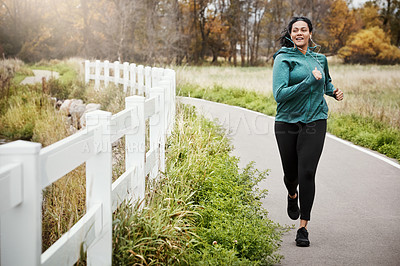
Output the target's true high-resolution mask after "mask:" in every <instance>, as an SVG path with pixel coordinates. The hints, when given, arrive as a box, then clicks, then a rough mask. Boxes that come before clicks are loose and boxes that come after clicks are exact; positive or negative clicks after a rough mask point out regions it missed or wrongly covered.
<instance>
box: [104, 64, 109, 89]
mask: <svg viewBox="0 0 400 266" xmlns="http://www.w3.org/2000/svg"><path fill="white" fill-rule="evenodd" d="M108 83H110V62H109V61H108V60H106V61H104V87H107V86H108Z"/></svg>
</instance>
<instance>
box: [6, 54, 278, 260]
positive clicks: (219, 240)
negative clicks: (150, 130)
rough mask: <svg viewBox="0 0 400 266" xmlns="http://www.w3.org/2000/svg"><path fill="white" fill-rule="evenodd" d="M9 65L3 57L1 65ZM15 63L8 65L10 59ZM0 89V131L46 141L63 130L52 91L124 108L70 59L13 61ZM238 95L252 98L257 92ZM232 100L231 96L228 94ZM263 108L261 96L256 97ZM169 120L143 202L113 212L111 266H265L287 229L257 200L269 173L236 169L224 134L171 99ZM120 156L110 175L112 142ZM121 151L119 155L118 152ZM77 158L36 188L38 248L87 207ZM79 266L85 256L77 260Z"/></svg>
mask: <svg viewBox="0 0 400 266" xmlns="http://www.w3.org/2000/svg"><path fill="white" fill-rule="evenodd" d="M8 63H10V62H8ZM13 63H14V62H13ZM15 63H16V64H17V65H18V67H15V69H14V72H13V73H12V75H11V77H12V78H11V79H10V83H9V87H8V88H7V89H8V90H7V93H6V94H2V98H1V99H0V104H1V106H2V108H1V113H0V122H1V123H0V134H2V135H6V136H7V138H8V139H10V140H13V139H25V140H31V141H36V142H40V143H42V145H43V146H47V145H50V144H52V143H54V142H57V141H58V140H61V139H63V138H65V137H67V136H68V135H70V134H71V132H70V131H69V130H68V126H67V122H66V118H65V117H64V116H63V115H62V114H60V113H59V112H58V111H57V110H56V108H55V107H54V100H55V99H54V98H57V99H67V98H80V99H82V100H84V101H85V102H94V103H100V104H101V109H102V110H106V111H110V112H112V113H116V112H119V111H120V110H122V109H123V108H124V98H125V96H126V95H125V94H124V92H123V91H122V89H120V88H116V87H109V88H106V89H105V90H103V91H95V90H94V89H93V88H92V87H91V86H85V85H84V84H83V83H82V81H81V80H82V77H81V76H80V71H79V67H80V64H79V62H78V61H74V60H70V61H53V62H41V63H40V64H36V65H34V66H33V65H32V66H27V65H24V64H23V63H22V62H20V61H18V62H15ZM38 68H40V69H49V70H54V71H57V72H59V73H60V79H59V80H53V79H51V80H49V81H47V82H46V84H45V86H46V88H45V89H44V87H43V84H40V83H39V84H35V85H20V84H19V82H20V81H22V79H23V78H24V77H25V76H30V75H32V70H31V69H38ZM247 94H248V93H247V92H245V91H244V92H243V96H244V97H248V98H249V100H250V101H253V97H254V96H255V94H252V93H250V94H249V96H246V95H247ZM236 97H239V95H234V97H233V98H236ZM258 104H259V105H260V106H262V102H259V103H258ZM176 120H177V123H176V126H175V129H174V130H173V132H172V135H171V136H170V138H169V139H168V147H167V170H166V172H165V173H162V175H161V178H160V180H159V181H158V182H154V183H152V184H148V187H147V194H146V199H145V201H143V202H126V203H124V204H123V205H121V206H120V208H119V209H118V210H117V211H116V212H115V213H114V220H113V249H114V251H113V264H115V265H127V264H128V265H129V264H146V265H170V264H172V263H176V264H181V265H214V264H216V265H271V264H274V263H277V262H279V261H280V260H281V258H282V256H281V255H279V253H278V248H279V245H280V239H281V234H282V232H284V230H285V228H283V227H281V226H280V225H279V224H276V223H274V222H273V221H271V220H269V219H268V216H267V211H266V210H264V209H263V208H262V207H261V203H260V199H261V198H263V197H265V196H266V195H267V191H266V190H258V189H257V184H258V182H260V181H262V180H263V179H265V178H267V176H268V173H267V172H259V171H258V170H256V169H255V168H254V167H253V165H252V164H250V165H248V167H246V168H245V169H239V167H238V161H239V160H238V158H235V157H232V156H230V151H231V149H232V147H231V145H230V143H229V140H228V139H226V138H225V136H224V134H223V131H222V130H221V129H220V128H219V127H218V126H216V125H215V124H214V123H213V122H210V121H208V120H206V119H205V118H204V117H201V116H197V115H196V112H195V110H194V109H193V108H189V107H187V106H181V105H180V106H178V112H177V118H176ZM113 154H114V155H119V156H116V158H118V160H117V161H116V162H115V164H114V165H113V179H114V180H115V179H116V178H117V177H118V176H119V175H120V174H121V171H122V168H123V165H124V156H123V154H124V146H123V141H122V142H120V143H118V144H117V145H116V146H115V147H113ZM121 155H122V156H121ZM85 198H86V189H85V165H81V166H79V167H77V168H76V169H75V170H73V171H72V172H70V173H69V174H67V175H65V176H64V177H62V178H61V179H60V180H58V181H57V182H55V183H54V184H52V185H51V186H49V187H47V188H46V189H45V190H44V191H43V204H42V249H43V251H45V250H46V249H47V248H48V247H49V246H50V245H52V244H53V243H54V242H55V241H56V240H57V239H59V238H60V237H61V236H62V234H64V233H65V232H66V231H68V230H69V229H70V228H71V227H72V226H73V225H74V224H75V223H76V222H77V221H78V220H79V219H80V218H81V217H82V216H83V215H84V214H85V212H86V208H85ZM82 264H83V265H84V264H85V255H84V254H83V256H82V260H81V261H80V262H79V263H78V265H82Z"/></svg>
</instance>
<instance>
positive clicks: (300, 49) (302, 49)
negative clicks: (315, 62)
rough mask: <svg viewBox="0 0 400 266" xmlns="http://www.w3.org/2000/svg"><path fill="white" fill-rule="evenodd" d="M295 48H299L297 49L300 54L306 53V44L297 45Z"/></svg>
mask: <svg viewBox="0 0 400 266" xmlns="http://www.w3.org/2000/svg"><path fill="white" fill-rule="evenodd" d="M297 49H299V51H300V52H301V53H302V54H304V55H305V54H306V53H307V49H308V45H305V46H303V47H299V46H297Z"/></svg>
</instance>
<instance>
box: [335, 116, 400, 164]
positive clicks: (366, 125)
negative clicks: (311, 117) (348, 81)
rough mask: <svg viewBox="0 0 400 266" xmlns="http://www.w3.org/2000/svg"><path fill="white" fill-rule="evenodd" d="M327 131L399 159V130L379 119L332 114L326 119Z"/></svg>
mask: <svg viewBox="0 0 400 266" xmlns="http://www.w3.org/2000/svg"><path fill="white" fill-rule="evenodd" d="M328 131H329V132H331V133H332V134H334V135H336V136H338V137H340V138H342V139H346V140H350V141H351V142H353V143H354V144H357V145H360V146H363V147H366V148H369V149H372V150H375V151H378V152H380V153H382V154H385V155H386V156H388V157H391V158H395V159H397V160H398V161H400V130H398V129H395V128H392V127H388V126H387V125H386V124H384V123H382V122H380V121H376V120H374V119H372V118H366V117H361V116H360V115H357V114H333V115H331V117H330V118H329V119H328Z"/></svg>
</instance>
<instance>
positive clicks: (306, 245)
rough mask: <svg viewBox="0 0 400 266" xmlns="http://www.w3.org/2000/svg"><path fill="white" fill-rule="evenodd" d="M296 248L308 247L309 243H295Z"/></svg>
mask: <svg viewBox="0 0 400 266" xmlns="http://www.w3.org/2000/svg"><path fill="white" fill-rule="evenodd" d="M296 246H298V247H309V246H310V242H306V241H296Z"/></svg>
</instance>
